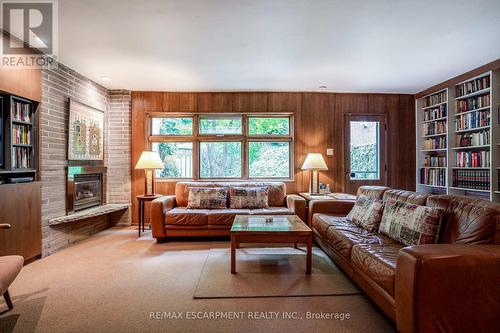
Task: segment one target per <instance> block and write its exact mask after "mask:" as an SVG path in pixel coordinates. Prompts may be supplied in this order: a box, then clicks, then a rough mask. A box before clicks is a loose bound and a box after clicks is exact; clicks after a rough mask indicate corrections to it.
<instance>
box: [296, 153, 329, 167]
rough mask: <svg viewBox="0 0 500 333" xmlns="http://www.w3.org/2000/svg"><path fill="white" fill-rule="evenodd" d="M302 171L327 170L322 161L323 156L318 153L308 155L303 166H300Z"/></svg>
mask: <svg viewBox="0 0 500 333" xmlns="http://www.w3.org/2000/svg"><path fill="white" fill-rule="evenodd" d="M302 170H328V167H327V166H326V163H325V160H324V159H323V155H321V154H320V153H309V154H307V157H306V160H305V161H304V164H302Z"/></svg>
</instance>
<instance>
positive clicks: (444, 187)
mask: <svg viewBox="0 0 500 333" xmlns="http://www.w3.org/2000/svg"><path fill="white" fill-rule="evenodd" d="M418 185H420V186H427V187H435V188H442V189H446V186H439V185H429V184H418Z"/></svg>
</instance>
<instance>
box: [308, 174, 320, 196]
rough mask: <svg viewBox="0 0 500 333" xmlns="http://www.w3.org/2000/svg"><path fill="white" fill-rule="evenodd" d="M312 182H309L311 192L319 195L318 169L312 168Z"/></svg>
mask: <svg viewBox="0 0 500 333" xmlns="http://www.w3.org/2000/svg"><path fill="white" fill-rule="evenodd" d="M310 173H311V174H310V177H309V178H310V182H309V194H310V195H319V194H320V193H319V173H318V170H311V172H310Z"/></svg>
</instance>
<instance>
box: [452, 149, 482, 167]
mask: <svg viewBox="0 0 500 333" xmlns="http://www.w3.org/2000/svg"><path fill="white" fill-rule="evenodd" d="M456 160H457V167H459V168H488V167H489V166H490V152H489V151H484V150H483V151H461V152H456Z"/></svg>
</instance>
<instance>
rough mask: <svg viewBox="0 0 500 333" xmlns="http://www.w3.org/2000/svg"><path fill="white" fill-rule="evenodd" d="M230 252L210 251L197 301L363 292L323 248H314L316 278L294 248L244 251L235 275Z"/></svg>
mask: <svg viewBox="0 0 500 333" xmlns="http://www.w3.org/2000/svg"><path fill="white" fill-rule="evenodd" d="M230 259H231V252H230V250H229V249H212V250H210V251H209V253H208V255H207V258H206V261H205V265H204V267H203V270H202V272H201V275H200V279H199V281H198V285H197V286H196V290H195V293H194V298H195V299H203V298H245V297H246V298H248V297H252V298H253V297H291V296H335V295H355V294H361V291H360V290H359V289H358V288H357V287H356V286H355V285H354V284H353V283H352V282H351V281H350V280H349V278H348V277H347V276H346V275H344V273H342V272H341V271H340V270H339V268H338V267H337V266H336V265H335V264H334V263H333V262H332V261H331V260H330V258H328V257H327V256H326V254H325V253H324V252H323V251H321V250H320V249H319V248H313V262H312V274H311V275H309V276H308V275H306V274H305V268H306V267H305V260H306V254H305V250H303V249H294V248H243V249H238V250H237V254H236V271H237V273H236V274H231V267H230V266H231V264H230V262H231V261H230Z"/></svg>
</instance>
